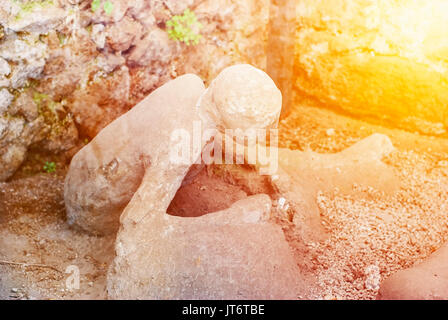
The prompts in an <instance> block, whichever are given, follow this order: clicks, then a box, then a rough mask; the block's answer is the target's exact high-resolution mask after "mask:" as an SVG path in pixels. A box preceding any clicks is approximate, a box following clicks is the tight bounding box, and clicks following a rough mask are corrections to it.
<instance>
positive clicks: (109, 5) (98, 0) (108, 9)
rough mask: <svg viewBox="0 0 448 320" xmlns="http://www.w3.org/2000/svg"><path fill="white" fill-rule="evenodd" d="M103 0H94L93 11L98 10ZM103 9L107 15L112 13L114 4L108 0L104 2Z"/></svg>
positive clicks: (91, 6)
mask: <svg viewBox="0 0 448 320" xmlns="http://www.w3.org/2000/svg"><path fill="white" fill-rule="evenodd" d="M101 1H102V0H93V1H92V4H91V5H90V8H91V9H92V12H96V11H98V9H100V7H101ZM103 10H104V12H105V13H106V14H107V15H109V16H110V15H111V14H112V13H113V12H114V4H113V2H111V1H109V0H108V1H106V2H105V3H104V4H103Z"/></svg>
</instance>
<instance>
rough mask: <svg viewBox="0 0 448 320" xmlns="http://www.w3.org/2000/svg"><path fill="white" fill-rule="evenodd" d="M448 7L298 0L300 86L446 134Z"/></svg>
mask: <svg viewBox="0 0 448 320" xmlns="http://www.w3.org/2000/svg"><path fill="white" fill-rule="evenodd" d="M447 10H448V4H447V2H446V1H444V0H434V1H425V0H418V1H414V0H405V1H365V0H342V1H341V0H318V1H308V0H300V1H297V15H298V17H297V18H298V26H297V35H296V39H297V40H296V54H295V57H296V58H295V74H296V79H297V81H296V83H295V84H296V88H297V89H298V90H299V91H300V93H301V96H302V97H303V96H306V97H311V98H313V99H314V100H317V101H318V102H319V103H320V104H321V105H325V106H330V107H333V108H335V109H342V110H345V111H348V112H350V113H351V114H354V115H356V116H362V117H371V118H376V119H380V120H385V121H388V122H389V123H391V124H393V125H395V126H397V125H398V126H402V127H406V128H408V129H412V130H419V131H421V132H424V133H429V134H443V133H445V129H446V128H445V127H446V125H447V124H448V123H447V112H446V108H444V107H441V106H445V105H447V103H448V84H447V83H448V81H447V80H448V60H447V59H446V52H447V50H448V29H447V28H442V27H441V26H442V25H444V24H445V22H446V19H447Z"/></svg>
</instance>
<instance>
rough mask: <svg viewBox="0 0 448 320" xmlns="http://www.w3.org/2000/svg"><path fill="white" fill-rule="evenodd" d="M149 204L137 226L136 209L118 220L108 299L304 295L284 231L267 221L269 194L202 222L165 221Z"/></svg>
mask: <svg viewBox="0 0 448 320" xmlns="http://www.w3.org/2000/svg"><path fill="white" fill-rule="evenodd" d="M152 184H153V183H150V186H151V185H152ZM150 186H147V187H146V188H145V190H147V191H146V193H147V194H148V193H151V192H150V190H151V189H149V188H148V187H150ZM152 198H153V197H151V196H149V197H146V198H145V199H144V201H145V202H144V203H145V204H146V207H147V208H150V209H148V210H144V211H143V212H139V214H141V213H145V216H144V217H143V216H140V215H139V219H138V221H139V222H138V224H128V222H129V220H127V219H130V216H134V215H135V214H136V213H137V212H136V211H135V210H133V211H129V215H130V216H125V217H124V219H123V220H122V222H123V223H124V226H123V228H122V229H121V231H120V233H119V236H118V239H117V243H116V251H117V257H116V258H115V261H114V264H113V266H112V268H111V269H110V270H109V274H108V294H109V298H112V299H238V300H241V299H296V298H297V296H298V295H299V293H303V290H304V284H305V281H304V279H303V277H302V276H301V275H300V273H299V270H298V268H297V266H296V264H295V262H294V259H293V256H292V253H291V250H290V248H289V246H288V244H287V243H286V241H285V238H284V235H283V232H282V230H281V228H280V227H279V226H276V225H274V224H271V223H269V222H267V220H268V218H269V212H270V208H271V201H270V199H269V197H268V196H266V195H258V196H254V197H252V198H248V199H246V200H241V201H239V202H237V203H235V204H234V205H233V206H232V207H231V208H229V209H227V210H224V211H221V212H216V213H212V214H208V215H205V216H202V217H199V218H184V217H173V216H168V215H166V214H164V213H163V210H161V211H158V210H154V206H153V205H152V204H151V203H150V202H148V201H149V200H151V199H152ZM136 199H138V201H140V200H142V198H136ZM140 207H142V206H139V208H140ZM134 209H135V208H134ZM137 211H139V210H137ZM157 211H158V212H157ZM134 217H135V216H134Z"/></svg>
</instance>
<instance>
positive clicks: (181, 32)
mask: <svg viewBox="0 0 448 320" xmlns="http://www.w3.org/2000/svg"><path fill="white" fill-rule="evenodd" d="M166 26H167V27H168V29H167V32H168V35H169V37H170V39H172V40H175V41H180V42H184V43H186V44H187V45H190V44H193V45H197V44H198V43H199V41H200V40H201V39H202V36H201V35H200V34H199V30H200V29H202V24H201V23H200V22H199V21H198V19H197V17H196V15H195V13H194V12H193V11H191V10H190V9H186V10H185V11H184V14H183V15H177V16H173V17H172V18H171V19H170V20H169V21H168V22H167V23H166Z"/></svg>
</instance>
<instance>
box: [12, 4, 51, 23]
mask: <svg viewBox="0 0 448 320" xmlns="http://www.w3.org/2000/svg"><path fill="white" fill-rule="evenodd" d="M14 2H15V3H16V4H17V5H19V7H20V12H19V13H18V14H17V16H16V20H20V19H22V18H23V17H24V16H26V15H27V14H29V13H31V12H34V10H36V9H37V8H48V7H51V6H54V2H53V0H32V1H27V2H21V1H18V0H14Z"/></svg>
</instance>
